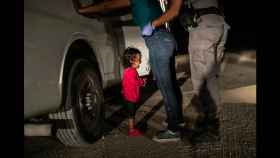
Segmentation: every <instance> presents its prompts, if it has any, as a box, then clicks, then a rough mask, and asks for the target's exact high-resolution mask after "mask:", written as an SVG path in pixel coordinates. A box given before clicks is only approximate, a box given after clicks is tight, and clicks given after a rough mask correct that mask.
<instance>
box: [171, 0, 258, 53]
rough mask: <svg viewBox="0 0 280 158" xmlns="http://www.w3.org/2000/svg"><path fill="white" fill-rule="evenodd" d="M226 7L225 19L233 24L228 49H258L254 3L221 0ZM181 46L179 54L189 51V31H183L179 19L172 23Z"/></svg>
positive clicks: (232, 50) (238, 0) (239, 0)
mask: <svg viewBox="0 0 280 158" xmlns="http://www.w3.org/2000/svg"><path fill="white" fill-rule="evenodd" d="M220 1H221V2H220V4H221V5H222V7H223V8H224V14H225V20H226V22H227V23H228V24H229V25H230V26H231V29H230V30H229V33H228V39H227V43H226V51H230V52H238V51H240V50H249V49H250V50H252V49H253V50H256V44H257V41H256V24H255V18H256V15H254V12H253V11H254V5H253V4H254V3H253V2H250V1H248V0H246V1H242V0H234V1H232V0H220ZM172 30H176V32H175V31H173V33H174V36H175V38H176V39H177V42H178V45H179V48H178V50H177V53H178V54H181V53H184V52H187V43H186V42H185V41H188V39H187V38H186V37H188V33H187V32H186V31H183V28H182V27H181V26H180V25H179V22H178V20H175V21H174V22H173V25H172Z"/></svg>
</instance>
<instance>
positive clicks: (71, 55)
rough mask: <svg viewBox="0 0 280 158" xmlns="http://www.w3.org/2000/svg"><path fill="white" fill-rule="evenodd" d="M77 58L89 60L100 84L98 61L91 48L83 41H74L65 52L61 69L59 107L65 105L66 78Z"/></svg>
mask: <svg viewBox="0 0 280 158" xmlns="http://www.w3.org/2000/svg"><path fill="white" fill-rule="evenodd" d="M78 58H84V59H87V60H89V61H90V62H91V63H92V64H93V65H94V67H96V70H97V72H98V75H99V79H100V82H101V84H102V76H101V72H100V69H99V65H98V61H97V58H96V56H95V52H94V51H93V49H92V48H91V46H90V45H89V44H88V43H87V42H86V41H84V40H76V41H74V42H73V43H72V44H71V46H70V47H69V49H68V51H67V55H66V57H65V61H64V68H63V79H62V102H61V107H63V106H64V105H65V104H66V97H67V86H68V81H69V79H68V76H69V72H70V69H71V66H72V64H73V63H74V61H75V60H76V59H78Z"/></svg>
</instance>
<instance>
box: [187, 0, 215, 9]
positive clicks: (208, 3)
mask: <svg viewBox="0 0 280 158" xmlns="http://www.w3.org/2000/svg"><path fill="white" fill-rule="evenodd" d="M191 3H192V6H193V7H194V8H195V9H200V8H209V7H217V8H218V2H217V0H191Z"/></svg>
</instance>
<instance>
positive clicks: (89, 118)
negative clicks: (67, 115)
mask: <svg viewBox="0 0 280 158" xmlns="http://www.w3.org/2000/svg"><path fill="white" fill-rule="evenodd" d="M77 86H78V87H77V93H76V98H77V99H76V104H77V106H76V107H77V110H78V116H79V117H78V119H79V121H80V129H81V130H82V131H83V133H84V134H87V135H89V134H92V132H93V131H94V129H95V128H96V124H97V121H98V118H99V111H100V110H99V109H98V106H99V104H100V101H99V98H100V94H99V92H98V88H97V87H98V86H97V85H96V83H95V82H94V78H93V77H92V75H91V74H90V73H80V74H79V75H78V80H77Z"/></svg>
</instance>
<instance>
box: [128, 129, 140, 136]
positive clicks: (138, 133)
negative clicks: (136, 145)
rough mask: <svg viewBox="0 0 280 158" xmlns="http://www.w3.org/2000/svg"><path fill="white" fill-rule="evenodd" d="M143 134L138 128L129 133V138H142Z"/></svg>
mask: <svg viewBox="0 0 280 158" xmlns="http://www.w3.org/2000/svg"><path fill="white" fill-rule="evenodd" d="M142 135H143V134H142V133H141V132H140V131H139V130H138V129H136V128H133V129H130V130H129V131H128V136H130V137H137V136H142Z"/></svg>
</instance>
